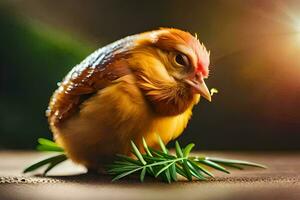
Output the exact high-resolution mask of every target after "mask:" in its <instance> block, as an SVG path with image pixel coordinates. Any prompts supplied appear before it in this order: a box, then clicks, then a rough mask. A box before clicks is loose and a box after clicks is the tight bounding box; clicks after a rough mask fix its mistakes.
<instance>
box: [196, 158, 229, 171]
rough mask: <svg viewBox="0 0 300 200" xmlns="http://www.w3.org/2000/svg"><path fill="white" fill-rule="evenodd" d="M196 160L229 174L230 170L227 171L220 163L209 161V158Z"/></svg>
mask: <svg viewBox="0 0 300 200" xmlns="http://www.w3.org/2000/svg"><path fill="white" fill-rule="evenodd" d="M198 162H200V163H203V164H205V165H207V166H210V167H212V168H214V169H217V170H219V171H222V172H225V173H227V174H230V172H229V171H227V170H226V169H225V168H224V167H222V166H221V165H219V164H217V163H215V162H213V161H210V160H199V161H198Z"/></svg>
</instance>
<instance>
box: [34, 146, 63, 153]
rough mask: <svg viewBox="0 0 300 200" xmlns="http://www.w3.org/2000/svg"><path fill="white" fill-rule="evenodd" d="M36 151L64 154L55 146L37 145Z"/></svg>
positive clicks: (61, 149)
mask: <svg viewBox="0 0 300 200" xmlns="http://www.w3.org/2000/svg"><path fill="white" fill-rule="evenodd" d="M36 149H37V150H38V151H54V152H64V149H63V148H61V147H57V146H47V145H38V146H37V147H36Z"/></svg>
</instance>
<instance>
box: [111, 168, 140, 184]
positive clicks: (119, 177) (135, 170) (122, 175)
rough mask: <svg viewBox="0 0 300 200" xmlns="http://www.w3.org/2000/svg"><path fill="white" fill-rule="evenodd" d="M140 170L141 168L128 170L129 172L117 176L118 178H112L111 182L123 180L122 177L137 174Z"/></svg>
mask: <svg viewBox="0 0 300 200" xmlns="http://www.w3.org/2000/svg"><path fill="white" fill-rule="evenodd" d="M141 169H143V167H139V168H136V169H134V170H130V171H127V172H124V173H122V174H119V175H118V176H116V177H115V178H113V179H112V181H116V180H119V179H121V178H123V177H125V176H128V175H130V174H133V173H134V172H137V171H139V170H141Z"/></svg>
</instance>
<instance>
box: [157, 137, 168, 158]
mask: <svg viewBox="0 0 300 200" xmlns="http://www.w3.org/2000/svg"><path fill="white" fill-rule="evenodd" d="M158 143H159V146H160V148H161V150H162V151H163V152H164V153H165V154H169V151H168V149H167V147H166V146H165V144H164V142H163V141H162V139H161V137H160V136H159V135H158Z"/></svg>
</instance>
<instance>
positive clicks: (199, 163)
mask: <svg viewBox="0 0 300 200" xmlns="http://www.w3.org/2000/svg"><path fill="white" fill-rule="evenodd" d="M158 140H159V144H160V148H161V150H155V149H152V148H150V147H148V146H147V143H146V141H145V140H144V139H143V146H144V151H145V152H146V153H144V154H143V153H141V152H140V151H139V150H138V148H137V147H136V145H135V144H134V142H131V147H132V153H133V154H134V155H135V157H136V158H135V159H134V158H131V157H128V156H124V155H118V157H117V160H116V161H115V162H114V163H113V164H112V165H110V166H109V170H108V172H109V173H110V174H112V175H114V178H113V181H116V180H119V179H121V178H124V177H126V176H129V175H131V174H137V173H139V176H140V181H141V182H143V181H144V178H145V176H152V177H155V178H160V179H161V180H163V181H165V182H168V183H171V182H173V181H177V180H178V179H177V175H178V174H179V175H181V176H183V177H184V178H185V179H187V180H189V181H192V180H194V179H196V180H207V178H208V177H214V175H213V173H212V172H210V171H209V168H213V169H215V170H218V171H221V172H224V173H228V174H229V173H230V172H229V171H228V170H227V169H226V168H225V167H231V168H236V169H243V167H244V166H251V167H259V168H266V167H265V166H264V165H260V164H257V163H253V162H248V161H242V160H230V159H223V158H213V157H204V156H203V157H197V156H190V152H191V150H192V149H193V147H194V146H195V145H194V144H188V145H187V146H186V147H184V148H181V147H180V144H179V143H178V141H176V143H175V150H176V155H173V154H170V153H169V150H168V149H167V148H166V146H165V145H164V143H163V142H162V140H161V139H160V138H158Z"/></svg>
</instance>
